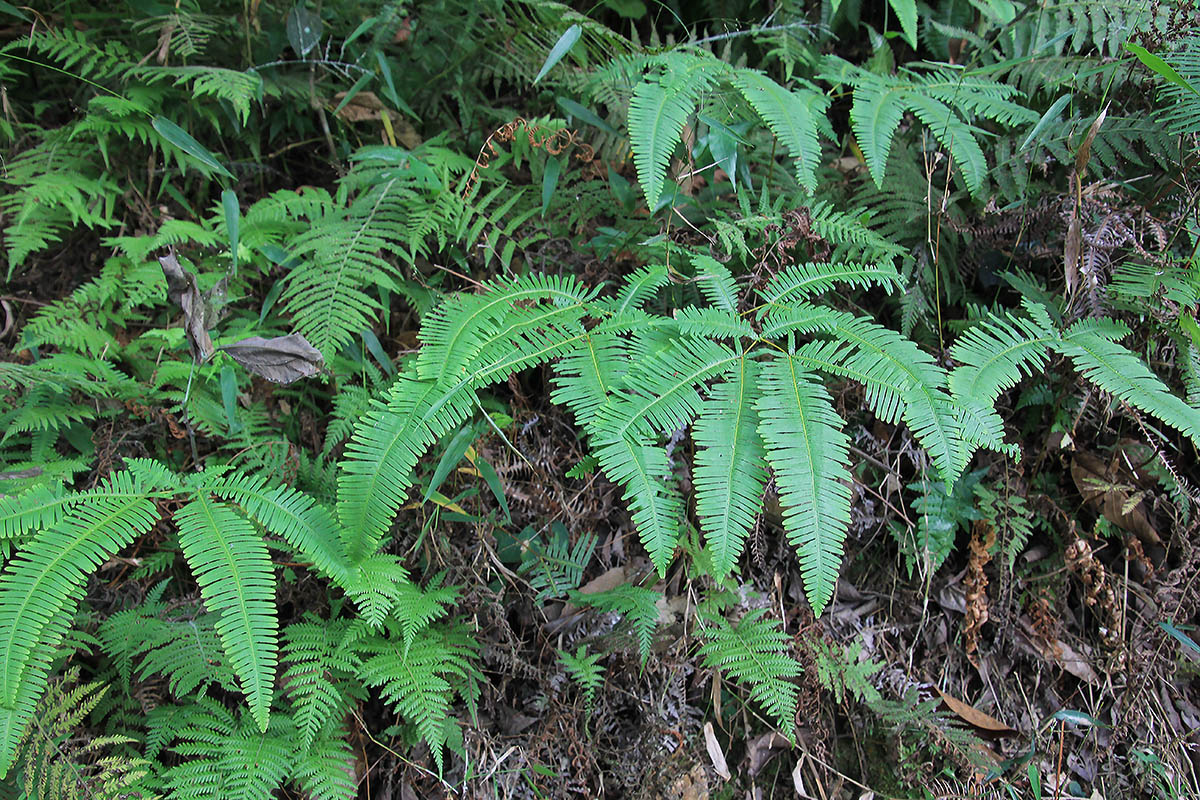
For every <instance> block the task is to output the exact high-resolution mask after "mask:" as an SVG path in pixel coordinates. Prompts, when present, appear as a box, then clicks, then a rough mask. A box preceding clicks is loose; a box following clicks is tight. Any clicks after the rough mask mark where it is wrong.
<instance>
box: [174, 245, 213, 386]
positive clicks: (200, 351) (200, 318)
mask: <svg viewBox="0 0 1200 800" xmlns="http://www.w3.org/2000/svg"><path fill="white" fill-rule="evenodd" d="M158 264H159V266H161V267H162V271H163V276H164V277H165V278H166V279H167V297H168V298H170V300H171V301H172V302H174V303H176V304H177V305H178V306H179V307H180V308H182V309H183V329H184V331H185V333H186V334H187V341H188V349H189V350H190V351H191V353H192V360H193V361H194V362H196V363H197V364H203V363H204V362H205V361H207V360H208V358H209V356H211V355H212V352H213V343H212V339H211V338H209V335H208V329H209V328H211V327H213V326H214V325H216V323H217V322H218V321H219V319H220V316H221V311H220V307H221V306H222V305H224V303H225V286H226V283H225V279H224V278H222V279H221V280H219V281H218V282H217V284H216V285H215V286H213V288H211V289H209V290H208V291H207V292H204V293H201V292H200V287H199V285H198V284H197V283H196V276H195V275H193V274H192V273H191V272H188V271H187V270H186V269H184V268H183V266H182V265H181V264H180V263H179V258H178V257H177V256H176V255H175V248H174V247H172V248H171V249H170V250H168V251H167V254H166V255H165V256H159V259H158Z"/></svg>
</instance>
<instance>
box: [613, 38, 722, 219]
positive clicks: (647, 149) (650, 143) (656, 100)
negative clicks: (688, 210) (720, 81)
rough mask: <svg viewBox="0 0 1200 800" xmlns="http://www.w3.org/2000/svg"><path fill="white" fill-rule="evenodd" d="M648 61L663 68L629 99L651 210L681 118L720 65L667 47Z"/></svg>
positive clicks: (635, 160)
mask: <svg viewBox="0 0 1200 800" xmlns="http://www.w3.org/2000/svg"><path fill="white" fill-rule="evenodd" d="M651 63H652V65H653V66H654V67H661V70H662V71H661V72H660V73H659V74H658V76H657V77H651V78H650V79H649V80H644V81H641V82H639V83H638V85H637V86H635V87H634V89H633V98H632V99H631V100H630V102H629V137H630V141H631V146H632V150H633V163H634V164H635V165H636V166H637V172H638V182H639V183H640V184H641V186H642V191H643V192H645V194H646V204H647V205H648V206H649V207H650V209H651V210H654V209H656V208H657V207H658V201H659V198H660V197H661V196H662V193H663V184H664V183H665V181H666V178H667V162H668V160H669V159H670V158H671V153H672V152H673V151H674V150H675V145H676V144H677V143H678V142H679V136H680V134H681V133H682V131H683V126H684V123H686V122H687V118H688V116H689V115H690V114H691V113H692V111H693V110H694V108H695V106H696V103H697V102H698V101H699V99H700V95H701V94H702V93H703V92H704V91H705V90H707V89H708V88H709V87H710V86H711V85H712V83H713V80H714V78H715V77H716V76H715V75H714V73H715V72H717V71H719V69H720V68H721V66H722V65H721V63H720V62H718V61H715V60H711V59H705V58H702V57H701V56H698V55H691V54H684V53H671V54H668V55H666V56H663V57H662V58H661V60H657V59H652V60H651Z"/></svg>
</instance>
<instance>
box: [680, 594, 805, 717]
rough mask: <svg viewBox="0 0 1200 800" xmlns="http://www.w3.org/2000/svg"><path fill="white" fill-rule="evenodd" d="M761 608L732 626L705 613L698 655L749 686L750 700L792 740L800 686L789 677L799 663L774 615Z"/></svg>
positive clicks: (795, 672)
mask: <svg viewBox="0 0 1200 800" xmlns="http://www.w3.org/2000/svg"><path fill="white" fill-rule="evenodd" d="M766 613H767V612H766V610H765V609H761V608H756V609H753V610H751V611H749V612H747V613H746V616H744V617H742V619H741V621H739V622H738V623H737V624H736V625H730V624H729V622H728V621H727V620H725V619H723V618H721V617H715V616H711V615H707V614H706V615H705V616H704V617H703V620H704V627H702V628H701V629H700V633H701V637H702V640H703V644H701V645H700V650H699V653H698V655H699V656H700V657H701V658H703V659H704V666H706V667H708V668H710V669H719V670H722V671H723V672H725V673H726V674H727V675H730V676H732V677H733V679H734V680H736V681H737V682H738V683H740V684H742V685H745V686H749V687H750V699H751V700H754V701H756V702H758V703H761V704H762V706H763V708H764V709H765V710H766V712H767V714H769V715H770V717H771V719H772V721H773V722H774V723H775V724H776V726H777V727H778V728H779V730H780V731H782V732H783V734H784V735H785V736H787V737H788V739H793V738H794V736H795V733H794V730H793V729H794V727H795V724H796V706H797V702H798V698H799V690H798V689H797V687H796V684H795V683H793V682H792V679H794V678H796V677H798V676H799V675H800V664H799V663H797V661H796V659H794V658H792V657H791V656H790V655H788V635H787V634H786V633H784V632H783V631H782V630H780V629H779V625H778V623H777V622H776V621H775V620H772V619H764V618H763V617H764V616H765V615H766Z"/></svg>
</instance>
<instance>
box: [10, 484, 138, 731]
mask: <svg viewBox="0 0 1200 800" xmlns="http://www.w3.org/2000/svg"><path fill="white" fill-rule="evenodd" d="M110 492H111V494H112V496H108V494H109V493H110ZM157 520H158V510H157V509H156V508H155V506H154V503H153V502H152V501H151V500H150V499H148V498H147V497H146V495H145V492H143V491H139V487H137V486H135V484H134V482H133V479H132V477H131V476H130V474H129V473H127V472H121V473H116V474H114V475H113V476H111V477H110V478H108V479H107V480H106V481H105V482H104V483H103V484H102V485H101V486H100V487H99V488H97V489H96V490H94V491H92V492H88V493H86V494H85V495H84V496H82V497H81V498H80V502H79V504H78V505H77V506H76V507H75V508H73V509H72V510H71V512H70V513H69V514H68V515H67V517H66V518H65V519H64V520H63V521H61V522H60V523H58V524H57V525H55V526H54V527H52V528H47V529H43V530H41V531H39V532H38V533H37V534H35V535H34V536H33V537H32V538H31V539H30V540H29V541H28V543H27V545H26V547H25V548H24V549H22V550H21V551H20V552H18V554H17V555H16V556H15V557H14V558H13V559H12V560H11V561H10V562H9V563H8V565H7V568H6V569H5V571H4V575H3V576H2V577H0V687H2V688H3V692H2V693H0V705H3V706H6V707H9V708H11V707H12V706H13V704H14V703H15V702H16V701H17V699H18V698H17V695H18V690H19V689H20V687H21V686H22V679H23V676H24V673H25V670H26V669H27V668H28V667H29V665H30V657H31V654H32V652H33V651H34V649H35V648H36V647H37V646H38V645H39V643H41V644H48V645H50V646H51V647H52V646H53V645H54V644H55V643H56V642H57V638H58V637H59V636H61V631H54V630H51V629H50V627H49V626H50V623H51V622H52V620H54V619H57V618H58V616H59V614H60V612H61V611H62V610H63V609H64V608H66V607H67V606H68V605H69V604H72V603H74V601H76V600H77V599H78V598H79V596H80V595H81V594H82V591H83V586H84V581H85V580H86V579H87V576H88V575H90V574H91V573H92V572H93V571H94V570H95V569H96V567H98V566H100V564H102V563H103V562H104V561H105V560H106V559H108V558H109V557H110V556H112V555H113V554H114V553H116V552H117V551H118V550H120V549H121V548H122V547H124V546H126V545H127V544H129V543H130V542H132V541H133V540H134V539H135V538H136V537H137V536H140V535H142V534H144V533H146V532H147V531H149V530H150V528H151V527H153V525H154V523H155V522H156V521H157Z"/></svg>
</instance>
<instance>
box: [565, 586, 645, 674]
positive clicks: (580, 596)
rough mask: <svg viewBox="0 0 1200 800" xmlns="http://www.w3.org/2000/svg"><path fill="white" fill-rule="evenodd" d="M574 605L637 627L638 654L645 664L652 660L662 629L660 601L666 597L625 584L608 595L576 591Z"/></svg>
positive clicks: (573, 598)
mask: <svg viewBox="0 0 1200 800" xmlns="http://www.w3.org/2000/svg"><path fill="white" fill-rule="evenodd" d="M569 596H570V598H571V602H572V603H575V604H576V605H580V606H591V607H593V608H598V609H601V610H603V611H610V612H616V613H618V614H621V615H622V616H623V617H625V618H626V620H628V621H629V623H630V624H632V626H633V630H634V633H635V635H636V636H637V642H638V651H639V653H640V654H641V657H642V663H643V664H645V663H646V660H647V659H649V658H650V647H651V645H652V644H653V642H654V630H655V628H657V627H658V616H659V611H658V601H659V600H661V599H662V595H661V594H660V593H658V592H656V591H654V590H652V589H646V588H644V587H642V586H633V585H631V584H628V583H623V584H621V585H620V586H618V587H616V588H615V589H610V590H608V591H607V592H591V593H589V594H585V593H583V592H576V591H572V592H571V593H570V595H569Z"/></svg>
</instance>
